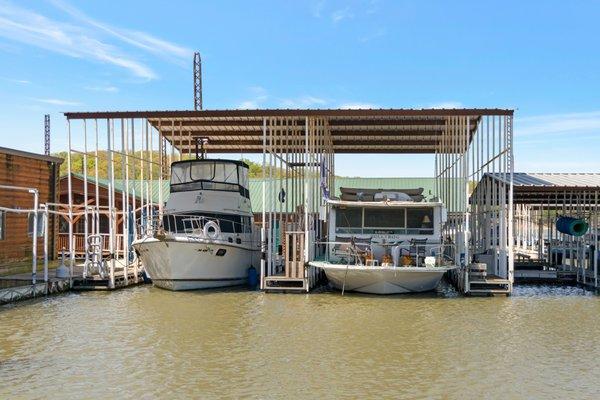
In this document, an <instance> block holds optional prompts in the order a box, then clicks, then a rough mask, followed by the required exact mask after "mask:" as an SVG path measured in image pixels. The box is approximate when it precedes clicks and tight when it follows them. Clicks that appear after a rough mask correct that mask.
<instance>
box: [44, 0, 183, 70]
mask: <svg viewBox="0 0 600 400" xmlns="http://www.w3.org/2000/svg"><path fill="white" fill-rule="evenodd" d="M51 3H52V4H54V5H55V6H56V7H57V8H59V9H61V10H62V11H64V12H66V13H67V14H68V15H70V16H71V17H73V18H74V19H76V20H78V21H80V22H83V23H85V24H87V25H90V26H92V27H94V28H97V29H99V30H101V31H103V32H104V33H107V34H109V35H111V36H112V37H114V38H116V39H118V40H121V41H122V42H125V43H127V44H130V45H132V46H135V47H137V48H139V49H142V50H144V51H147V52H149V53H153V54H154V55H157V56H160V57H163V58H167V59H170V60H172V61H181V62H184V61H189V59H190V58H191V56H192V54H193V52H192V50H190V49H187V48H185V47H182V46H179V45H177V44H175V43H172V42H168V41H166V40H163V39H160V38H157V37H155V36H153V35H150V34H148V33H145V32H140V31H134V30H129V29H122V28H117V27H114V26H111V25H109V24H106V23H103V22H101V21H98V20H96V19H93V18H91V17H90V16H88V15H87V14H85V13H84V12H82V11H81V10H78V9H77V8H75V7H73V6H71V5H69V4H67V3H66V2H64V1H62V0H51Z"/></svg>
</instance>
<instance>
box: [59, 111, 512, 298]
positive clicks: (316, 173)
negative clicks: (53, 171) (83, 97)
mask: <svg viewBox="0 0 600 400" xmlns="http://www.w3.org/2000/svg"><path fill="white" fill-rule="evenodd" d="M65 115H66V117H67V120H68V126H69V143H70V152H73V151H79V152H83V153H84V154H88V150H87V144H86V143H87V142H88V139H87V138H88V131H89V130H90V127H93V128H92V129H91V130H92V131H93V132H94V134H95V138H96V139H95V142H96V149H98V148H99V147H98V146H99V145H98V143H99V137H104V138H105V139H104V140H103V143H104V144H103V145H104V146H105V148H106V149H107V151H108V154H109V155H116V154H119V155H120V156H121V161H122V163H123V164H122V167H121V173H120V175H121V176H119V177H117V176H115V168H114V159H112V160H109V175H110V177H109V180H110V181H111V188H110V190H109V192H110V193H114V182H115V179H117V180H122V181H127V180H128V179H130V178H129V177H128V172H127V171H128V170H129V171H131V168H132V167H134V168H142V166H144V168H145V171H148V170H149V169H150V171H151V168H154V169H155V171H158V176H159V179H165V178H167V177H168V176H169V167H170V163H171V162H172V161H177V160H180V159H182V158H185V157H188V156H191V155H192V154H194V153H195V152H196V149H197V143H198V141H199V140H207V144H206V146H205V150H206V151H207V152H208V153H245V154H247V153H259V154H262V160H263V161H262V164H263V174H264V175H263V181H264V182H266V181H267V180H268V181H269V182H275V184H269V185H266V184H264V183H263V190H262V203H263V207H262V218H261V222H262V224H261V229H262V230H261V237H262V250H263V258H262V266H261V271H260V273H261V281H260V282H261V288H263V289H267V283H269V289H273V288H276V287H284V286H285V285H288V286H289V283H288V282H289V279H290V276H289V274H290V271H288V270H287V269H286V268H287V267H286V253H285V252H284V251H283V250H284V248H285V247H286V245H285V242H286V238H287V236H286V235H287V232H303V235H304V237H303V240H304V246H303V247H302V248H301V250H302V252H303V259H302V261H303V262H304V263H307V262H308V261H311V260H313V259H314V258H317V257H319V256H320V255H321V253H322V252H323V246H322V245H321V244H320V243H322V242H324V241H326V240H327V238H326V235H327V233H326V229H324V227H325V226H326V225H325V223H326V220H327V211H328V210H327V205H326V202H325V199H326V198H327V197H328V196H331V195H332V193H333V188H334V187H335V172H334V171H335V157H334V156H335V154H342V153H345V154H355V153H356V154H358V153H360V154H362V153H371V154H373V153H375V154H377V153H387V154H415V153H419V154H432V155H435V165H433V166H432V167H433V169H434V170H435V175H436V180H437V183H436V196H437V197H439V198H440V199H441V200H442V201H443V202H444V203H446V204H447V205H448V207H449V209H450V218H449V219H448V222H447V223H446V224H445V226H444V227H443V231H444V237H445V238H446V239H447V241H448V242H451V243H453V244H454V246H451V247H452V248H456V249H457V250H456V251H455V252H454V254H451V255H449V256H451V257H453V258H454V259H455V260H456V263H457V264H459V265H461V268H462V270H463V272H464V271H466V268H467V265H468V264H469V263H470V262H471V261H473V260H474V257H475V254H476V253H478V252H482V253H486V252H490V253H492V254H493V255H494V257H496V259H497V263H498V265H499V270H498V275H499V277H500V278H502V279H505V280H507V281H509V282H512V259H511V256H510V254H511V253H512V252H511V251H510V246H511V244H512V228H511V227H512V185H511V183H510V182H512V168H513V153H512V118H513V111H512V110H504V109H418V110H415V109H367V110H340V109H334V110H316V109H295V110H278V109H276V110H272V109H271V110H269V109H266V110H196V111H132V112H128V111H119V112H75V113H66V114H65ZM75 126H76V128H75ZM72 129H76V130H77V132H78V133H77V134H76V136H75V137H77V138H78V141H79V143H80V144H81V142H83V146H79V147H78V148H77V149H75V148H74V147H72V146H71V138H72V134H71V130H72ZM98 132H101V135H100V136H98ZM115 138H117V139H120V140H117V141H115ZM82 139H83V140H82ZM101 141H102V140H101ZM82 147H83V148H82ZM155 154H158V156H155ZM69 165H70V162H69ZM128 166H129V167H128ZM136 166H137V167H136ZM487 172H493V173H495V172H498V173H500V174H502V175H503V176H506V178H507V182H508V183H507V184H502V185H499V186H498V188H499V190H500V192H499V193H501V195H499V196H491V197H490V196H488V197H486V196H481V195H480V194H479V193H476V195H474V196H473V195H472V196H470V194H471V190H472V186H473V185H472V181H474V180H475V181H477V180H478V179H479V178H480V177H481V176H482V175H483V174H484V173H487ZM146 173H147V172H146ZM150 175H152V174H151V173H150ZM147 176H148V175H147ZM142 180H144V178H142ZM127 186H128V185H127V184H126V185H125V187H127ZM161 187H162V185H161ZM69 191H70V190H69ZM142 192H143V190H142ZM494 193H495V192H494ZM131 195H132V194H131V193H125V198H130V196H131ZM164 198H165V195H164V193H161V196H160V199H159V201H158V204H157V207H158V216H159V220H161V218H160V217H161V216H162V212H163V200H164ZM272 199H277V200H276V203H275V204H276V206H275V207H274V209H268V210H267V207H266V204H267V202H268V201H270V200H272ZM69 203H70V204H71V205H74V203H73V201H72V199H70V201H69ZM108 203H109V204H108V207H107V209H108V210H109V212H110V213H111V215H113V213H117V212H118V211H117V210H116V204H115V197H114V195H112V194H111V199H110V200H109V202H108ZM148 204H149V202H148V201H147V197H146V200H143V199H142V201H141V204H140V203H136V205H134V206H133V209H134V210H137V209H138V207H141V208H142V209H143V208H144V207H147V205H148ZM472 214H473V216H474V218H475V219H474V220H473V219H472V218H471V215H472ZM132 215H133V214H129V213H127V214H126V215H124V216H123V218H122V221H123V224H124V228H123V232H127V229H129V228H128V227H130V224H129V222H128V221H129V220H130V219H131V218H133V217H132ZM481 218H484V219H485V218H487V221H488V223H489V224H488V225H489V226H493V228H492V229H493V230H495V231H500V232H502V233H501V235H502V236H501V237H500V238H499V240H498V241H496V242H494V241H491V240H487V241H485V240H479V241H474V240H472V239H471V237H472V236H471V231H474V230H476V229H477V226H478V223H477V222H474V221H480V219H481ZM109 225H110V231H111V236H112V237H113V239H112V241H113V246H114V242H116V239H114V238H115V237H116V236H115V235H116V234H117V232H118V229H117V226H116V225H117V217H116V214H114V215H113V216H111V219H110V224H109ZM136 225H137V226H138V229H137V230H136V232H134V235H138V234H139V233H140V229H141V230H146V231H147V232H148V231H151V230H152V228H153V227H152V226H150V225H148V224H145V223H144V221H143V220H142V219H140V220H139V221H138V220H136ZM71 232H72V231H71ZM476 232H477V233H476V235H475V236H476V237H478V238H481V237H487V236H486V234H485V233H484V232H483V231H476ZM124 234H125V233H124ZM125 236H126V237H127V238H128V239H127V240H125V243H124V246H125V248H126V249H127V248H128V247H129V243H130V235H129V234H127V235H125ZM488 236H489V235H488ZM490 247H492V249H490ZM125 252H126V253H127V250H126V251H125ZM505 255H508V258H506V259H505V257H504V256H505ZM503 260H505V261H503ZM296 261H297V260H296ZM287 265H289V266H290V267H291V266H292V265H295V264H290V263H288V264H287ZM304 268H305V269H306V270H307V271H306V272H305V274H304V275H303V277H302V276H299V275H297V276H298V278H294V279H302V281H303V282H302V286H301V287H302V288H303V290H309V289H310V287H311V285H312V284H313V281H311V277H312V276H314V275H315V274H314V273H313V272H312V271H310V268H311V267H308V266H306V264H305V267H304ZM463 276H467V277H468V273H463ZM467 279H468V278H467ZM467 283H468V282H467ZM462 287H465V288H468V284H467V285H463V286H462Z"/></svg>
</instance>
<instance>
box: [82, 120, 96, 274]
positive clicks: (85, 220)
mask: <svg viewBox="0 0 600 400" xmlns="http://www.w3.org/2000/svg"><path fill="white" fill-rule="evenodd" d="M97 161H98V160H96V162H97ZM87 245H88V179H87V120H85V119H84V120H83V250H84V253H85V259H84V262H83V277H84V278H85V277H87V268H88V248H87Z"/></svg>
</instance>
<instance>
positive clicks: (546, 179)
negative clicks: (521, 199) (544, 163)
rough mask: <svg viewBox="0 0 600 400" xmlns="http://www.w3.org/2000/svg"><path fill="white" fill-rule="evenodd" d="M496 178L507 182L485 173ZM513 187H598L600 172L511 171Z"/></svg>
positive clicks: (495, 175) (599, 186)
mask: <svg viewBox="0 0 600 400" xmlns="http://www.w3.org/2000/svg"><path fill="white" fill-rule="evenodd" d="M486 175H489V176H491V177H493V178H494V179H496V180H501V181H505V182H508V179H509V178H510V177H509V176H508V175H507V176H506V178H505V177H504V175H502V174H499V173H490V174H486ZM513 186H514V187H517V186H518V187H523V188H526V187H534V188H552V189H559V190H563V189H570V188H593V189H600V173H526V172H515V173H513Z"/></svg>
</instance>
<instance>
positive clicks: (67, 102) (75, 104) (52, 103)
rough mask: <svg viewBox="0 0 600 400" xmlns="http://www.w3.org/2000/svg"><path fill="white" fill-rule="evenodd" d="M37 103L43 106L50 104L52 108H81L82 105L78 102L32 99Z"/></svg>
mask: <svg viewBox="0 0 600 400" xmlns="http://www.w3.org/2000/svg"><path fill="white" fill-rule="evenodd" d="M33 100H35V101H37V102H40V103H44V104H51V105H53V106H81V105H83V104H82V103H80V102H78V101H70V100H62V99H52V98H50V99H33Z"/></svg>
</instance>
